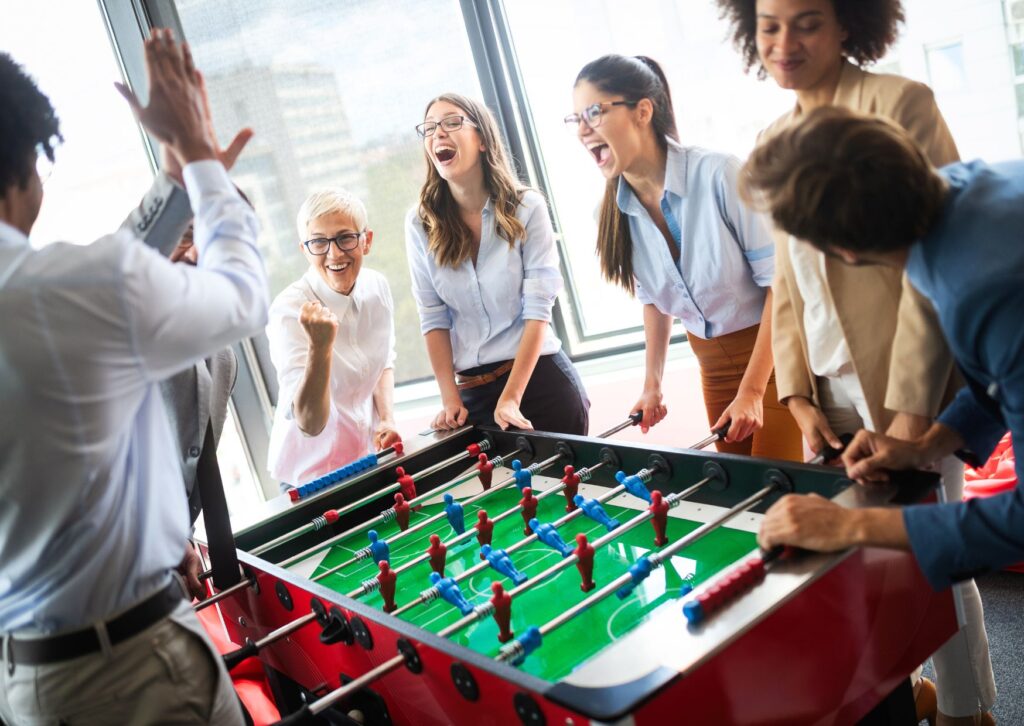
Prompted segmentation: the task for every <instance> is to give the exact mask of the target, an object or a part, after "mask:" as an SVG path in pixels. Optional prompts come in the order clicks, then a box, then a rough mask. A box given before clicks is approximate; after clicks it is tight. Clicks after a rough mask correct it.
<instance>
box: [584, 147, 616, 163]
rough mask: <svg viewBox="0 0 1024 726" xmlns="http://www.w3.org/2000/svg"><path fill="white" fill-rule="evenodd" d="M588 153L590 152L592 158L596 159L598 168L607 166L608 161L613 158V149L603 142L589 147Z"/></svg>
mask: <svg viewBox="0 0 1024 726" xmlns="http://www.w3.org/2000/svg"><path fill="white" fill-rule="evenodd" d="M587 151H589V152H590V154H591V156H593V157H594V161H596V162H597V165H598V166H604V165H605V164H607V163H608V159H609V157H610V156H611V149H610V148H609V147H608V144H606V143H604V142H602V141H599V142H597V143H595V144H591V145H589V146H588V147H587Z"/></svg>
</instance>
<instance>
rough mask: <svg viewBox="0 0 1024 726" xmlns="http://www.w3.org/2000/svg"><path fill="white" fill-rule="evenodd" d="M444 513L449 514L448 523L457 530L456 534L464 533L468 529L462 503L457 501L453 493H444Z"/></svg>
mask: <svg viewBox="0 0 1024 726" xmlns="http://www.w3.org/2000/svg"><path fill="white" fill-rule="evenodd" d="M444 513H445V514H446V515H448V524H450V525H451V526H452V529H454V530H455V534H462V533H463V532H465V531H466V520H465V517H464V515H463V512H462V505H461V504H459V503H458V502H457V501H455V497H453V496H452V495H451V494H445V495H444Z"/></svg>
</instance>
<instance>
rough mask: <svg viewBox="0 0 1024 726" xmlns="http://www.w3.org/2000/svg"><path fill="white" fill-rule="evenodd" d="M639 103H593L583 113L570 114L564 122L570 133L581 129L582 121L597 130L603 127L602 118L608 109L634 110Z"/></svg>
mask: <svg viewBox="0 0 1024 726" xmlns="http://www.w3.org/2000/svg"><path fill="white" fill-rule="evenodd" d="M637 103H639V101H604V102H602V103H592V104H590V105H589V106H587V107H586V108H585V109H583V113H570V114H569V115H568V116H566V117H565V118H564V119H562V120H563V121H565V125H566V127H567V128H568V129H569V130H570V131H575V130H576V129H577V128H579V125H580V121H582V122H583V123H585V124H586V125H587V126H589V127H590V128H592V129H596V128H597V127H598V126H600V125H601V117H602V116H604V113H605V108H606V107H611V106H628V107H629V108H633V107H634V106H636V105H637Z"/></svg>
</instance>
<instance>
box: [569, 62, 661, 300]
mask: <svg viewBox="0 0 1024 726" xmlns="http://www.w3.org/2000/svg"><path fill="white" fill-rule="evenodd" d="M583 81H586V82H588V83H592V84H593V85H595V86H596V87H597V88H599V89H600V90H601V91H603V92H604V93H610V94H614V95H621V96H625V97H626V100H627V101H634V102H635V101H639V100H640V99H642V98H646V99H649V100H650V102H651V104H652V105H653V106H654V113H653V115H652V117H651V127H652V129H653V131H654V137H655V140H656V141H657V142H658V145H659V146H660V147H661V149H662V151H665V150H666V149H667V148H668V142H667V141H666V140H665V139H666V137H668V138H671V139H673V140H675V141H678V140H679V132H678V131H677V130H676V117H675V112H674V111H673V110H672V96H671V94H670V93H669V90H668V81H667V80H666V78H665V73H664V72H663V71H662V70H661V66H659V65H658V64H657V63H656V62H655V61H653V60H652V59H650V58H648V57H646V56H642V55H641V56H635V57H632V58H629V57H626V56H621V55H606V56H602V57H600V58H598V59H597V60H595V61H591V62H590V63H587V65H585V66H583V70H581V71H580V72H579V75H578V76H576V83H575V84H574V85H575V86H578V85H579V84H580V83H582V82H583ZM618 190H619V177H615V178H613V179H609V180H608V184H607V185H606V186H605V190H604V199H603V200H602V201H601V211H600V213H599V216H598V222H597V257H598V260H599V262H600V263H601V274H603V275H604V277H605V279H606V280H608V281H609V282H612V283H614V284H616V285H621V286H622V287H624V288H625V289H626V290H627V291H628V292H629V294H630V295H632V294H634V292H635V285H634V281H633V238H632V236H631V235H630V233H629V218H628V217H627V216H626V215H624V214H623V213H622V212H621V211H619V205H618V203H617V201H616V197H617V196H618Z"/></svg>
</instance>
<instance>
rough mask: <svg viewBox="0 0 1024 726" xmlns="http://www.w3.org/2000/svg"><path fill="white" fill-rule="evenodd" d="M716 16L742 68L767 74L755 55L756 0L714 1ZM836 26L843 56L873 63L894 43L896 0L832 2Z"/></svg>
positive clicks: (899, 7) (899, 8)
mask: <svg viewBox="0 0 1024 726" xmlns="http://www.w3.org/2000/svg"><path fill="white" fill-rule="evenodd" d="M715 1H716V2H717V3H718V9H719V15H720V17H722V18H725V19H726V20H727V21H728V22H729V25H730V26H731V28H730V31H729V32H730V35H732V42H733V45H735V46H736V48H737V49H738V50H739V52H740V55H742V56H743V69H744V70H746V71H749V70H750V69H751V68H753V67H755V66H756V67H757V77H758V78H764V77H765V76H766V75H767V73H766V71H765V69H764V66H763V65H761V59H760V57H759V56H758V54H757V0H715ZM832 7H833V8H834V9H835V11H836V19H837V20H838V21H839V25H840V26H841V27H842V28H843V30H845V31H846V34H847V38H846V40H845V41H843V55H845V56H846V57H847V58H849V59H850V60H851V61H853V62H854V63H856V64H857V65H858V66H864V65H866V64H868V63H874V62H875V61H877V60H878V59H879V58H881V57H882V56H883V55H885V52H886V51H887V50H888V49H889V47H890V46H891V45H892V44H893V43H895V42H896V37H897V35H898V34H899V33H898V30H897V26H898V25H899V24H900V23H902V22H904V21H905V20H906V18H905V17H904V16H903V4H902V3H901V2H900V0H832Z"/></svg>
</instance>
